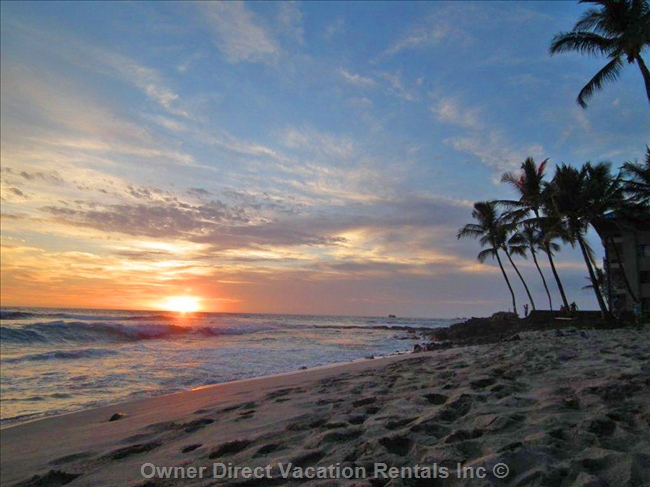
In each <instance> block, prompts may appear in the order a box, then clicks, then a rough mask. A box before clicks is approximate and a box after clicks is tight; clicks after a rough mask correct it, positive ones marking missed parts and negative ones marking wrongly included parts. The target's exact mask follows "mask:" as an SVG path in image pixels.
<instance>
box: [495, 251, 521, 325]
mask: <svg viewBox="0 0 650 487" xmlns="http://www.w3.org/2000/svg"><path fill="white" fill-rule="evenodd" d="M494 255H496V256H497V262H498V263H499V267H500V268H501V273H502V274H503V278H504V279H505V280H506V284H507V285H508V289H510V296H512V311H513V312H514V313H515V314H517V301H516V300H515V292H514V291H513V290H512V286H511V285H510V279H508V275H507V274H506V270H505V269H504V268H503V264H502V263H501V257H499V251H498V250H497V249H496V248H495V249H494Z"/></svg>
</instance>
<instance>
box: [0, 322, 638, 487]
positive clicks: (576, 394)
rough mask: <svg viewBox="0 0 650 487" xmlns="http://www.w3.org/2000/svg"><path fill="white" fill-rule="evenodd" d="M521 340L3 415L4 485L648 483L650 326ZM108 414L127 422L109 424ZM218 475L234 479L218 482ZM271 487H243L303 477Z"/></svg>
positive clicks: (531, 334) (0, 459)
mask: <svg viewBox="0 0 650 487" xmlns="http://www.w3.org/2000/svg"><path fill="white" fill-rule="evenodd" d="M520 335H521V336H520V339H518V340H517V341H512V342H500V343H493V344H488V345H468V346H463V347H456V348H448V349H443V350H437V351H433V352H426V353H420V354H403V355H398V356H392V357H386V358H381V359H375V360H369V359H366V360H363V359H362V360H359V361H355V362H346V363H343V364H329V365H325V366H321V367H318V368H312V369H308V370H298V371H292V372H287V373H283V374H275V375H273V376H264V377H257V378H251V379H244V380H238V381H232V382H226V383H221V384H214V385H209V386H207V387H203V388H200V389H197V390H192V391H185V392H179V393H175V394H169V395H164V396H156V397H148V398H143V399H139V400H136V401H129V402H125V403H120V404H119V405H109V406H102V407H100V408H95V409H89V410H83V411H78V412H74V413H68V414H64V415H60V416H52V417H48V418H43V419H39V420H36V421H31V422H27V423H22V424H18V425H13V426H11V427H8V428H3V429H2V430H0V435H1V438H2V442H1V454H0V468H2V472H3V475H2V485H12V486H21V487H28V486H35V485H49V484H52V485H66V484H68V483H69V484H70V485H71V487H75V486H85V485H126V486H132V487H135V486H144V485H150V486H171V485H205V479H203V480H199V479H194V480H191V479H187V478H186V479H184V480H173V479H156V478H154V479H151V480H145V479H144V478H143V476H142V474H141V470H140V469H141V467H142V465H143V464H144V463H152V464H154V465H157V466H183V467H206V468H207V467H208V466H210V465H212V464H214V463H215V462H222V463H232V464H233V465H236V466H251V467H259V466H265V465H274V466H277V465H278V464H283V465H286V464H287V463H293V464H295V465H301V466H304V467H307V466H309V467H318V466H325V467H327V466H328V465H335V464H340V465H341V466H350V467H352V466H363V467H366V468H367V469H368V471H373V468H372V465H374V464H375V463H377V462H382V463H385V464H387V465H388V466H395V467H400V468H401V467H408V466H409V465H414V464H416V463H419V464H432V463H437V464H439V465H441V466H446V467H453V466H455V465H456V464H458V463H462V464H463V465H466V466H473V467H479V466H481V467H486V468H487V467H490V466H494V465H495V464H496V463H506V464H507V465H508V466H509V467H510V469H511V471H512V475H513V477H512V479H513V482H515V483H516V484H520V483H521V484H524V485H528V484H529V483H531V482H533V483H534V482H536V481H534V480H533V479H537V480H538V481H539V482H538V483H537V484H535V485H538V484H539V485H542V484H543V485H567V486H573V485H586V484H588V483H589V481H601V482H607V484H608V485H610V486H626V485H642V484H643V483H645V482H648V481H650V387H648V386H649V385H650V366H648V365H647V363H646V361H647V356H648V355H650V330H648V329H643V330H637V329H615V330H588V331H585V332H581V333H578V332H576V333H565V334H561V335H558V334H556V333H555V332H554V330H551V331H525V332H521V333H520ZM115 413H122V414H124V416H123V417H122V418H121V419H119V420H116V421H109V419H110V418H111V416H112V415H113V414H115ZM274 468H275V467H274ZM213 480H214V479H213ZM509 480H510V479H509ZM241 481H242V480H241V479H239V480H237V481H236V483H239V482H241ZM448 481H450V479H448ZM223 482H225V484H228V485H229V484H230V483H232V482H229V481H228V480H227V479H226V480H224V479H222V480H216V485H221V484H222V483H223ZM268 482H269V483H268V484H264V483H255V484H253V483H250V482H249V483H245V482H244V483H242V485H280V484H282V485H285V484H286V485H304V483H302V484H301V483H300V481H298V480H296V481H293V480H288V481H286V480H285V481H282V480H281V479H280V478H278V476H277V475H276V476H275V477H274V478H272V479H268ZM355 482H356V483H355ZM540 482H541V483H540ZM225 484H224V485H225ZM210 485H212V484H210ZM308 485H321V484H318V483H310V484H308ZM330 485H331V484H330ZM339 485H363V486H368V487H370V486H371V485H374V484H372V483H371V482H370V481H369V480H368V479H366V480H365V481H362V482H361V483H359V481H358V480H354V479H352V480H345V481H343V480H341V482H340V484H339ZM450 485H471V482H470V483H469V484H468V483H464V482H463V481H462V480H458V479H457V481H455V482H454V481H450Z"/></svg>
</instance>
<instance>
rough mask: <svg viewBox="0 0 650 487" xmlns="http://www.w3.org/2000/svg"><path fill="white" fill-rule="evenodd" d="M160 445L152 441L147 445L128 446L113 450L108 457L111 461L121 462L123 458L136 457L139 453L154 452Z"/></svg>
mask: <svg viewBox="0 0 650 487" xmlns="http://www.w3.org/2000/svg"><path fill="white" fill-rule="evenodd" d="M161 445H162V443H160V442H157V441H152V442H149V443H137V444H135V445H130V446H127V447H124V448H118V449H117V450H113V451H112V452H110V453H109V454H108V457H109V458H110V459H111V460H121V459H123V458H127V457H130V456H133V455H138V454H140V453H146V452H149V451H151V450H155V449H156V448H158V447H160V446H161Z"/></svg>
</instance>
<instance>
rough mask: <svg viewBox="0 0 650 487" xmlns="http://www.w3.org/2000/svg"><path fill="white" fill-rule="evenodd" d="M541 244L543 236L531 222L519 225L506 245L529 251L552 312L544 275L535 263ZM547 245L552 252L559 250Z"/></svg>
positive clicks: (555, 246)
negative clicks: (514, 245) (517, 245)
mask: <svg viewBox="0 0 650 487" xmlns="http://www.w3.org/2000/svg"><path fill="white" fill-rule="evenodd" d="M543 242H544V236H543V235H542V232H541V231H540V230H538V229H537V228H536V227H535V225H534V223H532V222H523V223H521V224H520V225H519V229H518V231H517V232H516V233H515V234H514V235H513V236H512V237H510V240H509V241H508V243H511V244H519V245H525V246H526V247H527V248H528V250H529V251H530V255H531V256H532V258H533V262H534V263H535V267H537V272H539V277H541V278H542V284H544V290H545V291H546V296H547V297H548V306H549V309H550V310H551V311H552V310H553V299H552V298H551V293H550V291H549V290H548V285H547V284H546V278H545V277H544V273H543V272H542V269H541V268H540V267H539V263H538V262H537V250H538V249H542V245H543ZM548 245H549V246H551V245H552V246H553V249H554V250H559V248H560V246H559V245H557V244H555V243H550V244H548Z"/></svg>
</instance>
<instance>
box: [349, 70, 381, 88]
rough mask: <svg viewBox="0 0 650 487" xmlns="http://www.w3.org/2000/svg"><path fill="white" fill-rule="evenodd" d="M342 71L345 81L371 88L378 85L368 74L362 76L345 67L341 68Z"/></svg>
mask: <svg viewBox="0 0 650 487" xmlns="http://www.w3.org/2000/svg"><path fill="white" fill-rule="evenodd" d="M340 73H341V76H343V79H345V81H347V82H348V83H350V84H353V85H356V86H365V87H368V88H370V87H373V86H376V85H377V82H376V81H375V80H374V79H372V78H369V77H366V76H361V75H360V74H353V73H350V72H349V71H347V70H345V69H341V71H340Z"/></svg>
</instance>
